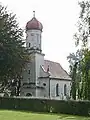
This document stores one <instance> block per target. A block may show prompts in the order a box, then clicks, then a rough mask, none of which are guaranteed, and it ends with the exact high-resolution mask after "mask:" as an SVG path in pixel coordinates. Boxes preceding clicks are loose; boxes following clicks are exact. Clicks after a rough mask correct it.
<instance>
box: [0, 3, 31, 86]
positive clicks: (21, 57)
mask: <svg viewBox="0 0 90 120" xmlns="http://www.w3.org/2000/svg"><path fill="white" fill-rule="evenodd" d="M28 60H29V57H28V55H27V53H26V50H25V47H24V41H23V30H22V29H21V28H19V25H18V23H17V20H16V15H14V14H13V13H9V12H8V11H7V8H5V7H4V6H2V5H0V82H1V83H2V82H3V84H2V85H3V86H4V88H5V86H6V85H7V84H8V85H9V84H10V83H11V81H12V80H13V79H14V81H17V79H19V80H20V78H21V72H22V69H23V68H24V66H25V63H26V62H27V61H28Z"/></svg>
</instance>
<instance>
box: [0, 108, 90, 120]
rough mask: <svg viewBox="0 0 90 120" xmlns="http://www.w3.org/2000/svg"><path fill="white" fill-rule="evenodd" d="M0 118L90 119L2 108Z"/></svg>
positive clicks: (24, 119) (34, 119)
mask: <svg viewBox="0 0 90 120" xmlns="http://www.w3.org/2000/svg"><path fill="white" fill-rule="evenodd" d="M0 120H90V117H89V118H87V117H79V116H72V115H62V114H60V115H59V114H58V115H56V114H53V115H50V114H38V113H31V112H19V111H8V110H0Z"/></svg>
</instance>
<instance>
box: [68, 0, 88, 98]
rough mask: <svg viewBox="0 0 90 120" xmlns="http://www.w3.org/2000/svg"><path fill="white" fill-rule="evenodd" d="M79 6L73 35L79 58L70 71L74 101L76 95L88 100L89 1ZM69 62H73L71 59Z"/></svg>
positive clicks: (80, 3)
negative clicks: (76, 28) (76, 29)
mask: <svg viewBox="0 0 90 120" xmlns="http://www.w3.org/2000/svg"><path fill="white" fill-rule="evenodd" d="M79 5H80V8H81V11H80V16H79V20H78V23H77V27H78V31H77V32H76V33H75V35H74V38H75V40H76V41H75V45H76V47H78V46H79V50H78V51H79V56H78V61H77V62H74V64H73V66H72V67H73V69H72V70H71V73H73V74H72V83H73V81H74V84H72V90H71V93H72V97H73V99H76V97H75V96H76V94H77V95H78V98H79V99H88V100H90V50H89V39H90V1H86V2H84V1H82V2H79ZM76 53H77V52H76ZM69 59H70V58H69ZM71 60H73V58H72V57H71ZM69 63H70V62H69ZM76 63H77V65H76ZM70 66H71V63H70ZM73 89H74V92H73Z"/></svg>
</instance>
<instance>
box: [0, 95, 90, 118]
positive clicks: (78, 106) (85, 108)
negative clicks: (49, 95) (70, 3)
mask: <svg viewBox="0 0 90 120" xmlns="http://www.w3.org/2000/svg"><path fill="white" fill-rule="evenodd" d="M0 108H1V109H10V110H11V109H13V110H26V111H33V112H52V113H64V114H74V115H83V116H89V115H90V101H71V100H69V101H65V100H50V99H38V98H20V97H19V98H5V97H1V98H0Z"/></svg>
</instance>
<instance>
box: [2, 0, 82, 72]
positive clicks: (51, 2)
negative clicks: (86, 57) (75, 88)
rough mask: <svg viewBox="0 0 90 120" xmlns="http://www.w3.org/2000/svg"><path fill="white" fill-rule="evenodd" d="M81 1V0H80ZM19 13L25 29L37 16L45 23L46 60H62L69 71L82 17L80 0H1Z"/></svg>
mask: <svg viewBox="0 0 90 120" xmlns="http://www.w3.org/2000/svg"><path fill="white" fill-rule="evenodd" d="M79 1H81V0H79ZM0 2H1V3H2V4H3V5H4V6H7V8H8V10H9V11H10V12H13V13H14V14H16V17H17V21H18V22H19V25H20V27H21V28H22V29H25V26H26V23H27V22H28V21H29V20H31V18H32V17H33V11H35V16H36V18H37V19H38V20H39V21H40V22H41V23H42V24H43V32H42V52H43V53H44V54H45V59H48V60H51V61H55V62H59V63H60V64H61V66H62V67H63V68H64V69H65V70H66V71H67V72H69V63H68V60H67V56H68V55H69V53H72V52H75V44H74V43H75V40H74V39H73V35H74V33H75V32H76V23H77V21H78V17H79V12H80V10H79V5H78V0H0Z"/></svg>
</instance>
